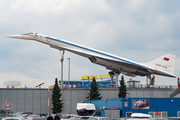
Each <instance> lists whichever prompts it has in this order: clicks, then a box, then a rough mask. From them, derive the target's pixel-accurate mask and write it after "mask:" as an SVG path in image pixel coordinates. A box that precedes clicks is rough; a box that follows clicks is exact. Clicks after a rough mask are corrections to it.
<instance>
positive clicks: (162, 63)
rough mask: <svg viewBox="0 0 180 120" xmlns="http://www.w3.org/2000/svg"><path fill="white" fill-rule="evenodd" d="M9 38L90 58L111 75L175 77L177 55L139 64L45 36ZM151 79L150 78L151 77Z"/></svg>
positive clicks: (27, 35) (164, 56)
mask: <svg viewBox="0 0 180 120" xmlns="http://www.w3.org/2000/svg"><path fill="white" fill-rule="evenodd" d="M7 37H9V38H17V39H26V40H35V41H38V42H41V43H44V44H47V45H50V47H52V48H55V49H58V50H61V51H65V50H66V51H69V52H72V53H75V54H77V55H80V56H83V57H86V58H88V59H89V60H90V61H91V62H92V63H95V64H98V65H101V66H104V67H106V69H109V70H111V71H110V72H109V74H110V76H111V74H115V73H117V74H120V73H122V74H124V75H127V76H131V77H135V76H137V75H139V76H147V77H149V76H151V74H156V75H161V76H166V77H175V75H174V65H175V55H172V54H166V55H163V56H161V57H159V58H157V59H155V60H153V61H150V62H148V63H138V62H134V61H132V60H128V59H125V58H122V57H119V56H116V55H113V54H109V53H106V52H102V51H99V50H96V49H93V48H90V47H86V46H83V45H79V44H76V43H73V42H69V41H67V40H63V39H58V38H55V37H51V36H48V35H44V34H38V33H32V32H30V33H27V34H20V35H10V36H7ZM149 78H150V77H149Z"/></svg>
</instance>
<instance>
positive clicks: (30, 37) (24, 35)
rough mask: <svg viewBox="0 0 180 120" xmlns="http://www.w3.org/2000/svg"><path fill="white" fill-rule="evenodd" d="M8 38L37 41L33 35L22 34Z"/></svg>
mask: <svg viewBox="0 0 180 120" xmlns="http://www.w3.org/2000/svg"><path fill="white" fill-rule="evenodd" d="M6 37H8V38H16V39H27V40H35V35H33V34H29V33H28V34H21V35H8V36H6Z"/></svg>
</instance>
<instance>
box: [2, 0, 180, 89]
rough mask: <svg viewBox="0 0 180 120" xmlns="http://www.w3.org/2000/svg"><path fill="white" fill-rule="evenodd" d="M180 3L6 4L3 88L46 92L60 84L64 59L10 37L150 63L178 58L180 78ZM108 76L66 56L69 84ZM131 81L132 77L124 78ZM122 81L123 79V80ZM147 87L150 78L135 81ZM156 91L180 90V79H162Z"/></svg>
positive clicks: (83, 0) (50, 0) (16, 0)
mask: <svg viewBox="0 0 180 120" xmlns="http://www.w3.org/2000/svg"><path fill="white" fill-rule="evenodd" d="M179 5H180V1H179V0H173V1H171V0H0V9H1V10H0V42H1V43H0V80H1V82H0V87H5V85H4V84H3V83H4V82H5V81H20V82H21V83H22V84H21V86H22V87H24V86H25V85H26V86H27V87H35V86H36V85H38V84H40V83H42V82H45V84H44V85H43V86H42V87H47V86H50V85H52V84H54V80H55V78H58V79H60V78H61V76H60V73H61V71H60V70H61V68H60V58H61V56H60V53H59V51H58V50H56V49H53V48H51V47H49V46H48V45H45V44H42V43H39V42H36V41H30V40H20V39H10V38H6V36H7V35H14V34H22V33H28V32H37V33H42V34H46V35H50V36H54V37H57V38H62V39H66V40H68V41H71V42H74V43H78V44H81V45H85V46H88V47H91V48H95V49H98V50H101V51H105V52H108V53H111V54H115V55H118V56H121V57H124V58H127V59H130V60H133V61H136V62H142V63H146V62H149V61H151V60H154V59H156V58H158V57H160V56H162V55H164V54H167V53H171V54H174V55H176V63H175V72H174V74H175V75H176V76H177V77H179V76H180V63H179V62H180V33H179V31H180V7H179ZM67 58H70V59H71V61H70V62H71V80H80V79H81V76H85V75H101V74H107V73H108V72H109V71H108V70H107V69H105V68H104V67H102V66H99V65H96V64H92V63H91V62H90V61H89V60H88V59H87V58H83V57H81V56H78V55H75V54H72V53H69V52H67V51H66V52H65V61H64V80H67V77H68V60H67ZM124 77H125V81H128V80H129V78H130V77H127V76H124ZM120 78H121V75H120V77H119V79H120ZM133 80H140V81H141V83H142V84H145V83H146V77H135V78H133ZM155 80H156V82H155V84H156V85H169V84H172V85H177V78H168V77H163V76H158V75H156V79H155Z"/></svg>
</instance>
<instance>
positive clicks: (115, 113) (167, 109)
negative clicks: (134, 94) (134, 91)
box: [85, 98, 180, 119]
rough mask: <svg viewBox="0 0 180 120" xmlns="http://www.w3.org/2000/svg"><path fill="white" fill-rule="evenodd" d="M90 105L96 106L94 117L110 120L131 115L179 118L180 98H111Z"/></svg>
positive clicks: (94, 101)
mask: <svg viewBox="0 0 180 120" xmlns="http://www.w3.org/2000/svg"><path fill="white" fill-rule="evenodd" d="M85 103H88V101H85ZM91 103H93V104H94V105H95V106H96V110H97V112H96V114H95V115H99V116H102V117H109V118H110V119H112V118H118V117H122V118H127V117H130V116H131V114H132V113H145V114H150V115H152V117H156V118H164V117H180V98H113V99H103V100H93V101H91Z"/></svg>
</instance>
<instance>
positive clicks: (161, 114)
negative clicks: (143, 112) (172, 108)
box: [148, 112, 167, 118]
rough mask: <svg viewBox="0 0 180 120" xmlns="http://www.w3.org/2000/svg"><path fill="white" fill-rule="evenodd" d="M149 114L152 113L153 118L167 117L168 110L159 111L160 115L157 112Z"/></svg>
mask: <svg viewBox="0 0 180 120" xmlns="http://www.w3.org/2000/svg"><path fill="white" fill-rule="evenodd" d="M148 114H149V115H151V116H152V117H153V118H166V117H167V112H159V115H156V112H149V113H148Z"/></svg>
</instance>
